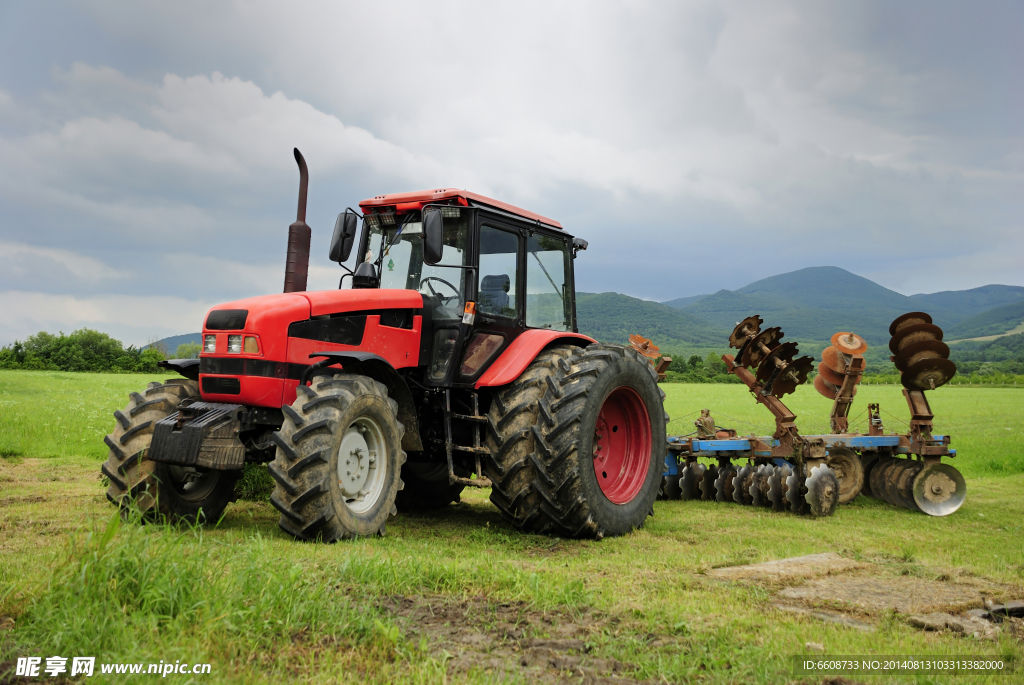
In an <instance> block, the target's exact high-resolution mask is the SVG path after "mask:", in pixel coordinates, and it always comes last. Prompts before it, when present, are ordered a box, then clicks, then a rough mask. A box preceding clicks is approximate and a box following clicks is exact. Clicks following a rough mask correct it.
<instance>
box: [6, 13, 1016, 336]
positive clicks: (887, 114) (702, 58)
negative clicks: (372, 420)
mask: <svg viewBox="0 0 1024 685" xmlns="http://www.w3.org/2000/svg"><path fill="white" fill-rule="evenodd" d="M1022 68H1024V3H1021V2H1019V1H1018V2H1000V1H999V0H987V1H986V2H984V3H964V2H945V1H943V0H923V1H918V2H913V1H910V0H907V1H903V2H895V3H894V2H855V1H843V2H822V1H821V0H809V1H806V2H804V1H791V0H779V1H776V2H770V3H766V2H762V1H760V0H752V1H750V2H744V1H737V2H732V1H727V0H725V1H714V2H643V1H635V2H603V1H600V0H593V1H588V2H583V1H578V2H571V1H563V2H550V1H549V2H527V1H524V0H517V1H516V2H496V1H495V2H487V3H478V2H477V3H470V2H448V1H446V0H434V1H433V2H430V3H423V2H397V1H396V2H388V1H382V2H374V3H366V2H359V3H357V2H288V3H285V2H212V1H204V2H176V3H155V2H154V3H150V2H142V1H135V2H131V3H105V2H85V3H56V2H54V3H38V2H12V1H4V2H2V3H0V345H5V344H9V343H10V342H12V341H14V340H15V339H24V338H25V337H26V336H28V335H31V334H33V333H36V332H38V331H40V330H46V331H49V332H53V333H56V332H58V331H64V332H70V331H72V330H75V329H78V328H82V327H89V328H95V329H98V330H102V331H104V332H107V333H110V334H111V335H114V336H115V337H117V338H118V339H120V340H122V341H123V342H124V343H125V344H135V345H141V344H145V343H147V342H150V341H152V340H156V339H158V338H162V337H164V336H168V335H175V334H180V333H189V332H194V331H197V330H199V328H200V326H201V322H202V319H203V316H204V314H205V312H206V311H207V309H208V308H209V307H211V306H212V305H215V304H217V303H220V302H226V301H230V300H233V299H238V298H242V297H247V296H251V295H259V294H266V293H273V292H280V291H281V288H282V284H283V278H284V261H285V246H286V236H287V226H288V225H289V224H290V223H291V222H292V221H294V220H295V205H296V196H297V186H298V173H297V170H296V166H295V161H294V159H293V157H292V153H291V150H292V148H293V147H298V148H299V149H300V150H301V151H302V153H303V155H304V156H305V158H306V161H307V163H308V166H309V173H310V188H309V208H308V214H307V222H308V223H309V224H310V226H311V227H312V229H313V239H312V256H311V263H310V279H309V288H310V289H311V290H313V289H325V288H334V287H337V282H338V278H339V276H340V275H341V273H342V272H341V269H340V267H338V266H337V265H335V264H333V263H331V262H330V261H328V259H327V252H328V243H329V240H330V234H331V231H332V229H333V225H334V217H335V216H336V215H337V214H338V213H339V212H341V211H343V210H344V209H345V208H346V207H356V206H357V204H358V202H359V201H360V200H362V199H365V198H368V197H371V196H373V195H378V194H381V193H390V192H403V191H408V190H418V189H426V188H445V187H456V188H465V189H469V190H472V191H475V192H478V193H483V194H485V195H489V196H491V197H495V198H497V199H500V200H503V201H505V202H509V203H512V204H515V205H519V206H521V207H525V208H527V209H530V210H532V211H534V212H537V213H540V214H543V215H545V216H548V217H551V218H554V219H556V220H558V221H560V222H561V223H562V224H563V226H564V227H565V228H566V230H567V231H568V232H570V233H572V234H573V235H577V236H580V237H582V238H584V239H586V240H587V241H589V243H590V248H589V250H587V251H586V252H584V253H581V254H580V257H579V258H578V259H577V261H576V282H577V289H578V290H580V291H588V292H605V291H616V292H621V293H625V294H627V295H632V296H635V297H640V298H644V299H652V300H659V301H664V300H669V299H673V298H676V297H683V296H688V295H697V294H702V293H709V292H715V291H717V290H720V289H723V288H725V289H730V290H732V289H736V288H740V287H742V286H744V285H746V284H748V283H750V282H752V281H755V280H758V279H760V278H764V277H767V276H771V275H774V274H779V273H785V272H787V271H793V270H796V269H800V268H804V267H808V266H839V267H842V268H845V269H847V270H849V271H852V272H854V273H856V274H859V275H861V276H864V277H867V278H870V279H872V280H874V281H876V282H878V283H880V284H882V285H884V286H886V287H888V288H891V289H893V290H896V291H898V292H901V293H904V294H908V295H910V294H915V293H921V292H935V291H940V290H956V289H964V288H973V287H978V286H982V285H986V284H989V283H1003V284H1008V285H1024V268H1022V266H1021V264H1022V262H1024V116H1022V112H1024V79H1021V78H1020V73H1021V70H1022Z"/></svg>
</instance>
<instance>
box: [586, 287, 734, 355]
mask: <svg viewBox="0 0 1024 685" xmlns="http://www.w3.org/2000/svg"><path fill="white" fill-rule="evenodd" d="M576 318H577V320H578V324H579V329H580V333H584V334H586V335H589V336H592V337H594V338H597V339H598V340H601V341H602V342H614V343H625V342H627V341H628V338H629V334H630V333H639V334H640V335H642V336H644V337H645V338H650V339H651V340H652V341H653V342H654V344H656V345H658V346H659V347H661V348H679V347H686V348H690V347H714V348H723V349H724V348H726V347H727V346H728V344H729V343H728V340H729V331H731V330H732V327H733V324H730V325H729V327H728V328H725V327H721V326H716V325H714V324H710V323H708V321H706V320H705V319H702V318H701V317H699V316H694V315H693V314H691V313H689V312H685V311H682V310H679V309H674V308H672V307H669V306H667V305H665V304H662V303H660V302H648V301H646V300H638V299H637V298H635V297H629V296H628V295H620V294H618V293H600V294H595V293H577V294H576Z"/></svg>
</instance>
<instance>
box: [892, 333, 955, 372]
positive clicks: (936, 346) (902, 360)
mask: <svg viewBox="0 0 1024 685" xmlns="http://www.w3.org/2000/svg"><path fill="white" fill-rule="evenodd" d="M922 359H949V345H947V344H946V343H944V342H940V341H938V340H922V341H921V342H916V343H914V344H913V345H907V346H906V347H904V348H903V349H902V350H900V353H899V354H897V355H896V358H895V359H893V360H892V361H893V363H894V364H896V368H897V369H899V370H900V371H905V370H906V369H907V367H908V366H913V365H914V364H916V363H917V362H919V361H921V360H922Z"/></svg>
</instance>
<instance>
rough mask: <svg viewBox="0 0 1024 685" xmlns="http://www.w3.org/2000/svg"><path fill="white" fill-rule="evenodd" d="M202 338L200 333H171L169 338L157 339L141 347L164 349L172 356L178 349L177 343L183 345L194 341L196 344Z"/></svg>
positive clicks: (200, 341)
mask: <svg viewBox="0 0 1024 685" xmlns="http://www.w3.org/2000/svg"><path fill="white" fill-rule="evenodd" d="M202 339H203V335H202V333H184V334H182V335H172V336H171V337H169V338H164V339H163V340H157V341H156V342H152V343H149V344H148V345H146V347H143V348H142V349H146V348H147V347H155V348H157V349H159V350H164V351H166V352H167V354H169V355H172V356H173V355H174V351H175V350H177V349H178V345H184V344H185V343H195V344H196V345H199V344H200V343H202Z"/></svg>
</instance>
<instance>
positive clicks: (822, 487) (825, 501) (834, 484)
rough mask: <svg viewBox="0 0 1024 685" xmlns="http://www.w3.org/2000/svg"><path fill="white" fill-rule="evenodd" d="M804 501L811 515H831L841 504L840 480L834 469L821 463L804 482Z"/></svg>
mask: <svg viewBox="0 0 1024 685" xmlns="http://www.w3.org/2000/svg"><path fill="white" fill-rule="evenodd" d="M804 488H805V489H806V491H807V492H806V494H805V495H804V503H805V504H806V506H807V510H808V511H809V512H810V514H811V516H831V515H832V514H834V513H835V511H836V507H837V506H838V505H839V481H838V480H837V479H836V476H835V474H834V473H832V469H830V468H829V467H828V466H827V465H825V464H819V465H818V466H815V467H814V468H812V469H811V475H810V476H808V477H807V480H806V481H805V482H804Z"/></svg>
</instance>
